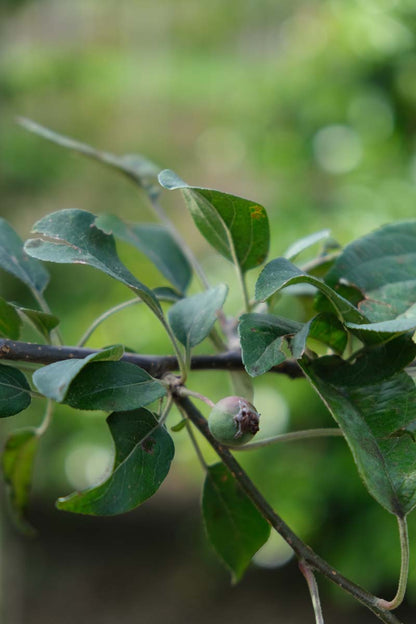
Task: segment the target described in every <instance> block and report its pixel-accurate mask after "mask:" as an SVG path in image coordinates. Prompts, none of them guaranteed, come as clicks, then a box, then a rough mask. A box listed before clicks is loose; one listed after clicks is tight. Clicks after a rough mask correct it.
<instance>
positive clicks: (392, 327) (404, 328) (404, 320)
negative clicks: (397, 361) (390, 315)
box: [345, 316, 416, 343]
mask: <svg viewBox="0 0 416 624" xmlns="http://www.w3.org/2000/svg"><path fill="white" fill-rule="evenodd" d="M345 326H346V327H348V329H349V330H350V331H351V333H353V334H354V335H355V336H357V338H359V339H360V340H361V341H362V342H364V343H370V342H385V341H387V340H391V339H392V338H393V337H394V336H399V335H400V334H406V333H408V332H410V331H415V329H416V316H414V317H413V318H412V317H410V318H409V317H402V316H398V317H397V318H395V319H391V320H390V321H380V322H379V323H365V324H362V325H357V324H356V323H345Z"/></svg>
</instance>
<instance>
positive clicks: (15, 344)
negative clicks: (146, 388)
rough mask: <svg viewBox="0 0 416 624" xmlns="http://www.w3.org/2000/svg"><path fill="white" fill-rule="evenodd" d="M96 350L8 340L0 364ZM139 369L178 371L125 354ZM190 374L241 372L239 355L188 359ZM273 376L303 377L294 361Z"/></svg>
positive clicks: (162, 360) (171, 359)
mask: <svg viewBox="0 0 416 624" xmlns="http://www.w3.org/2000/svg"><path fill="white" fill-rule="evenodd" d="M98 351H99V349H98V350H97V349H84V348H80V347H58V346H52V345H44V344H35V343H31V342H19V341H14V340H8V339H1V340H0V360H10V361H15V362H33V363H37V364H52V363H53V362H60V361H62V360H68V359H72V358H84V357H86V356H87V355H90V354H91V353H97V352H98ZM121 359H122V360H124V361H125V362H131V363H132V364H136V365H137V366H140V367H141V368H143V369H144V370H145V371H147V372H148V373H149V374H150V375H152V376H153V377H158V378H159V377H162V376H163V375H164V374H165V373H168V372H171V371H176V370H178V369H179V366H178V361H177V359H176V357H175V356H174V355H163V356H159V355H139V354H137V353H125V354H124V355H123V357H122V358H121ZM191 370H229V371H234V370H244V365H243V362H242V361H241V354H240V353H239V352H238V351H227V352H225V353H219V354H217V355H195V356H193V357H192V359H191ZM271 372H273V373H280V374H282V375H287V376H288V377H290V378H292V379H296V378H299V377H304V375H303V372H302V370H301V369H300V367H299V366H298V365H297V363H296V362H295V361H292V360H287V361H286V362H283V364H279V366H274V367H273V368H272V369H271Z"/></svg>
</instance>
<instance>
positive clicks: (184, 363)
mask: <svg viewBox="0 0 416 624" xmlns="http://www.w3.org/2000/svg"><path fill="white" fill-rule="evenodd" d="M160 321H161V323H162V325H163V327H164V328H165V330H166V333H167V334H168V336H169V338H170V341H171V343H172V346H173V348H174V350H175V353H176V357H177V360H178V366H179V372H180V375H181V382H182V383H185V381H186V379H187V377H188V367H190V357H188V355H186V356H185V358H184V357H183V354H182V350H181V348H180V347H179V344H178V342H177V340H176V338H175V335H174V333H173V331H172V330H171V328H170V325H169V324H168V323H167V321H166V320H165V318H164V317H160Z"/></svg>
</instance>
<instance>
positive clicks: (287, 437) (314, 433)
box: [229, 427, 344, 451]
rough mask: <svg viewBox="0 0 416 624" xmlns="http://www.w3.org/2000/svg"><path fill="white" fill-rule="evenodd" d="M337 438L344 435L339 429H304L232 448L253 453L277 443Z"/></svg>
mask: <svg viewBox="0 0 416 624" xmlns="http://www.w3.org/2000/svg"><path fill="white" fill-rule="evenodd" d="M322 437H337V438H342V437H344V434H343V433H342V431H341V429H339V428H338V427H331V428H329V427H323V428H318V429H304V430H302V431H290V432H289V433H280V434H279V435H276V436H273V437H272V438H264V439H263V440H257V441H256V442H250V444H246V445H244V446H236V447H234V446H232V445H230V446H229V448H231V449H232V450H233V451H251V450H253V449H258V448H262V447H263V446H271V445H272V444H276V443H277V442H293V441H296V440H309V439H310V438H322Z"/></svg>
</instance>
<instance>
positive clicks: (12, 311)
mask: <svg viewBox="0 0 416 624" xmlns="http://www.w3.org/2000/svg"><path fill="white" fill-rule="evenodd" d="M21 325H22V321H21V320H20V316H19V315H18V313H17V310H16V308H15V306H14V305H12V304H11V303H8V302H7V301H5V299H3V298H2V297H0V336H3V337H4V338H11V339H12V340H18V338H19V336H20V328H21Z"/></svg>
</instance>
